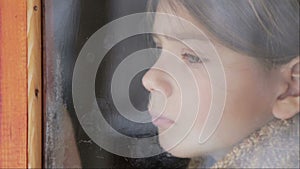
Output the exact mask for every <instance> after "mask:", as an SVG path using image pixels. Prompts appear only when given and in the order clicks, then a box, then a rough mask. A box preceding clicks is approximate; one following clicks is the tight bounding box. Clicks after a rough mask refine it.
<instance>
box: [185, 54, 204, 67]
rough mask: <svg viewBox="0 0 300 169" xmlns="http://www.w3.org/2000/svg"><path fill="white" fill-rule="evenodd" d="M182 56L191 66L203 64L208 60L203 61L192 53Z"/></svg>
mask: <svg viewBox="0 0 300 169" xmlns="http://www.w3.org/2000/svg"><path fill="white" fill-rule="evenodd" d="M182 56H183V59H185V60H187V61H188V62H189V63H191V64H196V63H203V62H204V61H205V60H206V59H201V58H199V57H198V56H195V55H193V54H190V53H183V54H182Z"/></svg>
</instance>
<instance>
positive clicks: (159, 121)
mask: <svg viewBox="0 0 300 169" xmlns="http://www.w3.org/2000/svg"><path fill="white" fill-rule="evenodd" d="M150 115H151V116H152V123H153V124H154V125H155V126H157V127H159V128H169V127H170V126H171V125H173V124H174V123H175V122H174V121H173V120H171V119H169V118H167V117H164V116H157V115H154V114H153V113H150Z"/></svg>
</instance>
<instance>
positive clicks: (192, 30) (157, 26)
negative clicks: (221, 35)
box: [153, 0, 205, 39]
mask: <svg viewBox="0 0 300 169" xmlns="http://www.w3.org/2000/svg"><path fill="white" fill-rule="evenodd" d="M173 4H174V3H173ZM157 12H158V13H157V14H156V16H155V20H154V24H153V31H154V32H160V33H163V34H164V35H170V36H174V37H176V38H178V39H189V38H201V39H203V38H205V36H204V33H203V31H202V26H201V24H200V22H199V21H197V20H196V19H195V18H194V17H192V16H191V15H190V14H189V12H188V11H187V10H186V9H185V8H184V7H183V5H181V4H180V3H178V4H176V6H174V5H170V4H169V3H168V1H164V0H163V1H160V2H159V4H158V7H157Z"/></svg>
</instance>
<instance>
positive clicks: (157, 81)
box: [142, 68, 172, 97]
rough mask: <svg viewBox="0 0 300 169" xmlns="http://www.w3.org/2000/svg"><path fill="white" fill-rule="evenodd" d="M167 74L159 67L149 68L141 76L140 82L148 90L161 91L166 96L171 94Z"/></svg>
mask: <svg viewBox="0 0 300 169" xmlns="http://www.w3.org/2000/svg"><path fill="white" fill-rule="evenodd" d="M168 76H169V75H168V74H167V73H166V72H164V71H162V70H159V69H155V68H151V69H150V70H149V71H148V72H147V73H146V74H145V75H144V77H143V79H142V83H143V85H144V87H145V88H146V89H147V90H148V91H149V92H154V91H157V92H161V93H162V94H164V95H165V96H166V97H169V96H171V95H172V85H171V82H170V79H169V77H168Z"/></svg>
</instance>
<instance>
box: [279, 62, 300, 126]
mask: <svg viewBox="0 0 300 169" xmlns="http://www.w3.org/2000/svg"><path fill="white" fill-rule="evenodd" d="M280 76H282V78H281V79H282V82H283V83H281V84H280V85H281V87H280V91H278V97H277V99H276V102H275V104H274V106H273V115H274V116H275V117H276V118H279V119H282V120H284V119H289V118H291V117H293V116H294V115H295V114H297V113H299V112H300V108H299V105H300V103H299V102H300V100H299V99H300V97H299V95H300V89H299V88H300V83H299V81H300V57H299V56H298V57H296V58H294V59H293V60H291V61H290V62H289V63H287V64H285V65H283V66H281V67H280Z"/></svg>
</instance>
